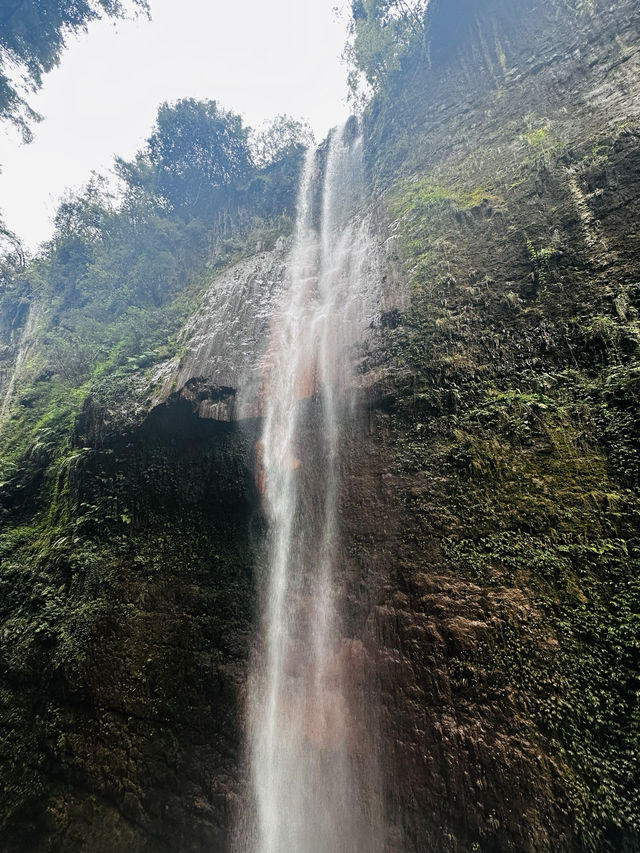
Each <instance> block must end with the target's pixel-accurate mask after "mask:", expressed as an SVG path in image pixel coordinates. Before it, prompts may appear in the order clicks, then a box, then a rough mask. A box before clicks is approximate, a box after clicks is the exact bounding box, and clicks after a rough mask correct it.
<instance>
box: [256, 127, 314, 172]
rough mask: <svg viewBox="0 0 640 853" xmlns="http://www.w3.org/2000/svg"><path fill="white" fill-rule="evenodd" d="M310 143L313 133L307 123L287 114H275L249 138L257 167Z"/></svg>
mask: <svg viewBox="0 0 640 853" xmlns="http://www.w3.org/2000/svg"><path fill="white" fill-rule="evenodd" d="M312 143H313V133H312V131H311V128H310V127H309V125H308V124H307V123H306V122H303V121H298V120H297V119H294V118H291V116H287V115H279V116H276V117H275V118H274V119H273V121H271V122H268V123H267V124H266V125H265V126H264V127H262V128H260V129H259V130H257V131H255V132H254V133H252V135H251V139H250V147H251V153H252V156H253V162H254V163H255V165H256V166H258V167H263V166H268V165H269V164H270V163H275V162H276V161H278V160H281V159H282V158H283V157H287V156H289V155H290V154H291V153H292V152H295V151H296V149H298V148H299V147H300V146H309V145H311V144H312Z"/></svg>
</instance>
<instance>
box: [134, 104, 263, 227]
mask: <svg viewBox="0 0 640 853" xmlns="http://www.w3.org/2000/svg"><path fill="white" fill-rule="evenodd" d="M248 137H249V129H248V128H246V127H244V125H243V123H242V118H241V117H240V116H239V115H236V114H235V113H232V112H229V111H227V110H224V109H222V108H221V107H219V106H218V104H217V103H216V102H215V101H196V100H194V99H193V98H185V99H183V100H180V101H177V102H176V103H174V104H169V103H164V104H162V106H161V107H160V109H159V110H158V116H157V119H156V124H155V127H154V129H153V132H152V134H151V136H150V137H149V139H148V140H147V146H146V149H145V150H144V151H143V152H141V153H140V154H139V155H138V157H137V158H136V161H135V163H125V162H123V161H118V171H119V172H120V175H121V176H122V177H123V178H124V179H125V180H126V181H127V182H128V183H129V184H130V185H137V186H139V187H141V188H144V189H146V190H147V191H149V192H151V193H152V194H154V195H155V196H158V197H160V198H161V199H163V200H164V202H165V203H166V204H167V205H168V206H169V207H170V208H171V209H173V210H175V211H177V212H180V213H182V214H185V215H187V216H194V215H206V214H207V212H210V211H211V209H212V208H213V207H214V206H217V204H218V201H219V196H220V192H219V191H220V190H224V189H230V188H233V187H236V188H237V187H238V186H240V185H242V184H243V183H245V182H246V181H247V180H248V178H249V177H250V175H251V173H252V170H253V162H252V158H251V152H250V150H249V143H248Z"/></svg>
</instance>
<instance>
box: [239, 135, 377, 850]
mask: <svg viewBox="0 0 640 853" xmlns="http://www.w3.org/2000/svg"><path fill="white" fill-rule="evenodd" d="M318 170H319V166H318V157H317V154H316V152H314V151H309V152H308V153H307V156H306V161H305V165H304V169H303V174H302V177H301V183H300V192H299V202H298V215H297V227H296V235H295V242H294V246H293V248H292V250H291V254H290V257H289V261H288V280H287V287H286V289H285V293H284V297H283V301H282V304H281V308H280V311H279V313H278V315H277V317H276V318H275V319H274V323H273V328H272V337H271V341H270V345H269V347H268V352H267V357H266V359H265V364H264V368H263V369H264V396H263V401H262V407H263V412H264V429H263V435H262V440H261V442H260V448H259V454H258V455H259V457H260V458H259V463H260V469H261V473H260V480H261V486H262V491H263V495H264V505H265V511H266V515H267V519H268V523H269V546H268V547H269V552H268V569H267V573H266V578H265V581H264V582H265V590H264V599H263V620H262V633H261V643H260V646H259V648H258V650H257V651H256V654H255V655H254V660H253V665H252V672H251V675H250V681H249V701H248V724H249V725H248V728H249V744H248V751H249V763H250V774H251V783H252V796H253V802H252V804H251V805H250V806H248V807H247V814H249V817H248V818H247V816H246V815H245V820H244V829H243V831H242V840H241V842H240V844H239V845H238V847H239V850H240V851H241V853H379V851H381V850H382V843H381V841H380V836H381V831H380V809H379V805H378V799H379V796H378V795H379V788H378V784H377V772H376V766H375V765H376V761H375V755H374V754H372V753H374V752H375V750H374V749H373V747H372V744H373V742H374V740H375V739H374V738H372V737H371V730H370V726H368V725H367V723H366V722H365V720H364V719H363V714H362V709H363V708H364V706H365V705H366V701H365V698H364V697H363V696H362V692H363V684H364V683H365V682H366V678H365V676H364V674H363V670H364V669H365V666H364V664H363V658H364V655H363V654H362V647H361V646H358V643H357V641H355V640H353V639H351V640H350V639H348V637H347V634H346V632H345V630H344V626H343V625H342V619H341V615H342V614H341V595H342V587H341V578H340V574H339V569H340V565H339V561H340V523H339V522H340V520H339V497H340V452H339V451H340V436H341V431H342V430H343V429H344V428H345V426H346V427H348V422H349V419H350V417H351V416H352V414H353V405H352V393H353V392H352V388H353V381H352V366H351V361H352V351H353V348H354V344H355V341H356V340H357V335H358V331H359V328H360V324H361V322H363V313H364V307H363V306H364V301H363V298H362V295H363V293H364V292H365V291H366V281H365V278H366V270H367V255H368V245H367V240H366V236H365V229H364V228H363V227H362V226H361V225H360V224H359V223H356V221H355V213H356V211H357V208H358V203H359V201H360V196H361V192H362V140H361V138H359V137H356V138H354V134H349V133H347V131H346V130H345V129H341V130H339V131H336V132H334V134H333V136H332V138H331V142H330V145H329V151H328V154H327V160H326V164H325V166H324V179H323V182H322V190H321V204H320V205H318V204H316V196H317V194H318V190H317V183H318V177H317V174H318ZM356 685H357V686H356Z"/></svg>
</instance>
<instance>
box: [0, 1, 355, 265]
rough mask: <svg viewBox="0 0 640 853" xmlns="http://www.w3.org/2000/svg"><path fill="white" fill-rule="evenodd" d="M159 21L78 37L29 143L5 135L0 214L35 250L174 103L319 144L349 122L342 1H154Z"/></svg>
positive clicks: (38, 105)
mask: <svg viewBox="0 0 640 853" xmlns="http://www.w3.org/2000/svg"><path fill="white" fill-rule="evenodd" d="M150 5H151V12H152V16H153V20H152V21H151V22H149V21H147V20H144V19H138V20H136V21H120V22H118V23H117V24H115V25H114V23H113V21H101V22H98V23H96V24H94V25H92V26H91V27H90V28H89V31H88V33H83V34H81V35H80V36H79V37H78V38H77V39H75V40H73V42H72V43H70V45H69V46H68V48H67V51H66V52H65V53H64V55H63V58H62V62H61V64H60V66H59V67H58V68H57V69H54V71H52V72H51V73H50V74H48V75H47V76H46V77H45V82H44V86H43V88H42V90H41V92H40V93H38V94H37V95H36V96H33V97H32V98H31V99H30V104H31V105H32V106H33V107H34V108H35V109H36V110H37V111H38V112H40V113H41V114H42V115H44V117H45V118H44V121H42V122H41V123H40V124H39V125H36V126H35V128H34V130H35V140H34V142H32V143H31V144H30V145H22V144H21V143H20V142H19V139H18V137H17V134H15V133H14V132H13V131H12V130H9V129H6V128H4V129H1V130H0V164H1V167H2V173H1V174H0V210H2V211H4V218H5V222H6V224H7V226H8V227H9V228H11V229H12V230H13V231H15V232H16V233H17V234H18V235H19V236H20V237H21V238H22V239H23V240H24V242H25V244H26V245H27V246H28V247H29V248H31V249H33V248H35V247H36V246H37V244H38V243H40V242H41V241H43V240H46V239H47V238H48V237H49V236H50V234H51V218H52V216H53V214H54V212H55V209H56V207H57V202H58V199H59V198H60V196H61V195H62V194H63V192H64V190H65V189H66V188H67V187H72V188H77V187H79V186H81V185H82V184H84V183H85V182H86V180H87V179H88V178H89V175H90V172H91V170H92V169H95V170H97V171H103V172H104V171H106V170H108V169H109V167H110V165H111V163H112V160H113V155H114V154H120V155H121V156H124V157H130V156H132V155H133V154H134V153H135V151H136V150H137V149H138V148H139V147H140V146H141V144H142V143H143V141H144V139H145V138H146V137H147V136H148V135H149V131H150V129H151V126H152V124H153V121H154V118H155V114H156V111H157V108H158V105H159V104H160V103H161V102H162V101H165V100H168V101H172V100H176V99H177V98H183V97H189V96H192V97H195V98H211V99H214V100H217V101H218V102H219V104H221V105H222V106H224V107H225V108H227V109H232V110H234V111H235V112H239V113H241V114H242V115H243V116H244V118H245V120H246V122H247V123H248V124H250V125H252V126H256V125H258V124H260V123H261V122H262V121H264V120H265V119H270V118H273V117H275V116H276V115H277V114H280V113H287V114H289V115H292V116H294V117H296V118H306V119H307V120H308V121H309V123H310V124H311V126H312V128H313V130H314V132H315V133H316V136H317V137H318V138H321V137H323V136H324V135H325V133H326V132H327V130H329V128H330V127H332V126H333V125H335V124H336V123H338V122H339V121H340V120H341V119H342V118H343V117H345V116H346V114H347V112H348V110H347V107H346V105H345V96H346V83H345V80H346V70H345V67H344V65H343V64H342V63H341V61H340V54H341V52H342V49H343V46H344V42H345V39H346V31H345V26H346V25H345V22H344V20H342V21H340V20H337V19H336V15H335V13H334V12H333V8H334V7H335V6H336V5H341V6H344V2H341V0H150Z"/></svg>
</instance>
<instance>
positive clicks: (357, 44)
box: [347, 0, 428, 91]
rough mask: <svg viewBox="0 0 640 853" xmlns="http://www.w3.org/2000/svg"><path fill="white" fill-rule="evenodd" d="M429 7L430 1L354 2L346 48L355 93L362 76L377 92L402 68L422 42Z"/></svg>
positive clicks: (375, 0)
mask: <svg viewBox="0 0 640 853" xmlns="http://www.w3.org/2000/svg"><path fill="white" fill-rule="evenodd" d="M427 6H428V0H352V4H351V39H350V43H349V45H348V47H347V58H348V60H349V61H350V63H351V65H352V67H353V69H354V72H353V73H352V74H351V76H350V83H351V86H352V89H355V88H356V86H357V81H358V78H359V76H360V75H363V76H364V78H365V80H366V81H367V83H368V84H369V85H370V86H371V87H372V88H373V89H374V91H375V90H377V89H379V88H380V86H381V85H382V84H383V83H384V81H385V79H386V78H387V77H388V75H389V74H390V73H391V72H393V71H396V70H398V69H399V68H400V67H401V60H402V57H403V56H404V55H405V54H406V53H407V51H408V50H409V49H410V48H411V47H413V46H415V45H416V44H417V43H421V42H422V41H423V37H424V31H425V13H426V10H427Z"/></svg>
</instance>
